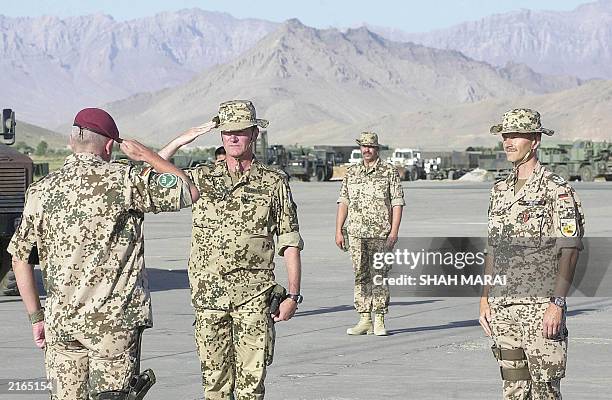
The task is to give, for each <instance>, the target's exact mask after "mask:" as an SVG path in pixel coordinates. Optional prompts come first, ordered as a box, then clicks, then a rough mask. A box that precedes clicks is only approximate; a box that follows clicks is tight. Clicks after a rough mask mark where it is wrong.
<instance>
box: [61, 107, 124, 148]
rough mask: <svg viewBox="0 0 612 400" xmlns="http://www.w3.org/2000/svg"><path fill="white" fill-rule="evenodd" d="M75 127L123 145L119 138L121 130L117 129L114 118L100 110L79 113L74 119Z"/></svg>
mask: <svg viewBox="0 0 612 400" xmlns="http://www.w3.org/2000/svg"><path fill="white" fill-rule="evenodd" d="M73 125H74V126H78V127H79V128H86V129H88V130H90V131H92V132H95V133H98V134H100V135H102V136H106V137H107V138H110V139H113V140H114V141H115V142H117V143H121V141H122V140H121V139H120V138H119V129H117V124H115V121H114V120H113V117H111V116H110V114H109V113H107V112H106V111H104V110H101V109H99V108H84V109H82V110H81V111H79V112H78V114H77V115H76V117H74V124H73Z"/></svg>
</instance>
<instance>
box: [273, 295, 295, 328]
mask: <svg viewBox="0 0 612 400" xmlns="http://www.w3.org/2000/svg"><path fill="white" fill-rule="evenodd" d="M295 310H297V303H296V302H295V301H294V300H292V299H285V300H283V302H282V303H281V304H280V307H278V313H277V314H276V315H272V318H274V322H278V321H289V320H290V319H291V318H293V315H294V314H295Z"/></svg>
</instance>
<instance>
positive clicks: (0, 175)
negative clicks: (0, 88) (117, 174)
mask: <svg viewBox="0 0 612 400" xmlns="http://www.w3.org/2000/svg"><path fill="white" fill-rule="evenodd" d="M1 123H2V126H1V127H0V129H1V131H0V142H2V143H0V261H1V262H2V263H1V264H0V296H2V295H18V294H19V292H18V291H17V285H16V283H15V275H14V274H13V271H12V269H11V257H10V255H9V254H8V252H7V251H6V248H7V247H8V243H9V241H10V240H11V237H12V236H13V233H15V229H16V228H17V226H18V225H19V221H20V220H21V213H22V212H23V204H24V202H25V192H26V189H27V188H28V186H29V185H30V183H32V173H33V170H34V167H33V164H32V160H31V159H30V158H29V157H27V156H25V155H23V154H21V153H20V152H18V151H17V150H14V149H12V148H10V147H9V146H10V145H12V144H14V143H15V125H16V123H15V112H14V111H12V110H10V109H4V110H2V121H1Z"/></svg>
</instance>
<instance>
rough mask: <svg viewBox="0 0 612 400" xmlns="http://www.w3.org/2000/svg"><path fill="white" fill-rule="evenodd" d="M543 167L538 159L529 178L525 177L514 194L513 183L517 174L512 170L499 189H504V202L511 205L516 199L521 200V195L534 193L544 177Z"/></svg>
mask: <svg viewBox="0 0 612 400" xmlns="http://www.w3.org/2000/svg"><path fill="white" fill-rule="evenodd" d="M544 171H545V169H544V167H543V166H542V164H540V162H539V161H538V162H537V163H536V165H535V168H534V169H533V172H532V173H531V175H529V178H527V182H525V184H524V185H523V187H522V188H521V190H519V191H518V192H517V193H516V194H515V193H514V185H515V184H516V180H517V175H516V172H515V171H512V173H510V175H509V176H508V178H506V180H505V182H504V183H505V184H504V185H503V187H502V188H500V189H501V190H504V203H505V205H506V206H508V207H509V206H511V205H512V204H514V203H516V202H517V201H519V200H521V199H522V198H523V197H525V196H527V195H529V194H532V193H535V192H537V191H538V190H539V189H540V186H541V185H542V180H543V179H544Z"/></svg>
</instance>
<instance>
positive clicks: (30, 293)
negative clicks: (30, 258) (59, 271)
mask: <svg viewBox="0 0 612 400" xmlns="http://www.w3.org/2000/svg"><path fill="white" fill-rule="evenodd" d="M13 271H14V272H15V279H16V280H17V287H19V293H20V294H21V299H22V300H23V304H24V305H25V307H26V310H27V312H28V314H32V313H33V312H35V311H38V310H40V308H41V306H40V298H39V296H38V288H37V287H36V278H35V277H34V266H33V265H31V264H28V263H27V262H25V261H21V260H18V259H16V258H13Z"/></svg>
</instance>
